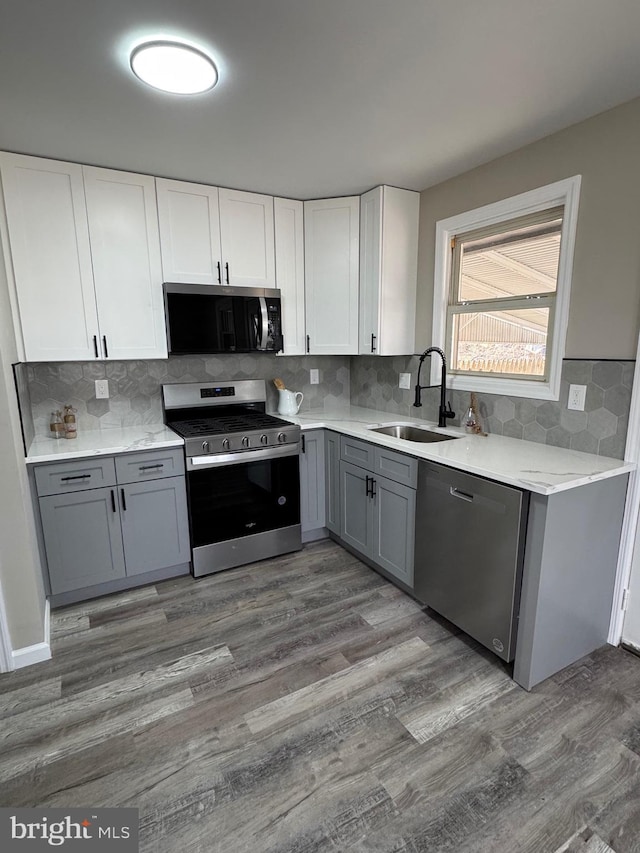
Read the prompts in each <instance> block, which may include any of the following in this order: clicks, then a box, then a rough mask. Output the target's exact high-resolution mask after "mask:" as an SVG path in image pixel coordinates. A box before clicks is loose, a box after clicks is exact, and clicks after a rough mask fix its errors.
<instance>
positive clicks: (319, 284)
mask: <svg viewBox="0 0 640 853" xmlns="http://www.w3.org/2000/svg"><path fill="white" fill-rule="evenodd" d="M359 213H360V198H359V197H358V196H350V197H345V198H335V199H320V200H319V201H306V202H305V203H304V231H305V290H306V300H305V301H306V310H305V313H306V334H307V352H310V353H314V354H317V355H329V354H332V355H354V354H356V353H357V352H358V244H359V218H360V217H359Z"/></svg>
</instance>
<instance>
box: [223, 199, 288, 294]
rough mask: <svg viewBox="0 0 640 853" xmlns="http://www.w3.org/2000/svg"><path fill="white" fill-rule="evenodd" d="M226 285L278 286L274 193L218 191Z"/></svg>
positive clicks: (224, 281)
mask: <svg viewBox="0 0 640 853" xmlns="http://www.w3.org/2000/svg"><path fill="white" fill-rule="evenodd" d="M218 199H219V203H220V236H221V240H222V259H223V262H224V271H223V284H231V285H236V286H241V287H275V286H276V271H275V243H274V232H273V196H270V195H258V194H257V193H245V192H240V191H239V190H226V189H220V190H218Z"/></svg>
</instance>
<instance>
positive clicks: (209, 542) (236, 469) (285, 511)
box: [162, 380, 302, 577]
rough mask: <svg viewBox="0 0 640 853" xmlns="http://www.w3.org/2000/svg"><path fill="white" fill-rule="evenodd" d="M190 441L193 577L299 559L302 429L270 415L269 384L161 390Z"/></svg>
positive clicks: (167, 410) (173, 420) (172, 423)
mask: <svg viewBox="0 0 640 853" xmlns="http://www.w3.org/2000/svg"><path fill="white" fill-rule="evenodd" d="M162 400H163V406H164V414H165V422H166V424H167V426H169V427H170V428H171V429H172V430H174V431H175V432H177V433H178V435H180V436H182V437H183V438H184V440H185V456H186V470H187V494H188V498H189V525H190V529H191V546H192V551H193V560H192V563H193V574H194V575H195V576H196V577H200V576H201V575H207V574H211V573H212V572H219V571H222V569H229V568H231V567H232V566H240V565H243V564H245V563H250V562H253V561H255V560H262V559H265V558H267V557H273V556H276V555H277V554H285V553H287V552H289V551H297V550H299V549H300V548H301V547H302V540H301V528H300V468H299V453H300V427H299V426H297V425H296V424H292V423H289V422H288V421H285V420H282V419H281V418H275V417H272V416H271V415H267V414H266V386H265V383H264V380H244V381H239V382H206V383H202V382H188V383H180V384H172V385H163V386H162Z"/></svg>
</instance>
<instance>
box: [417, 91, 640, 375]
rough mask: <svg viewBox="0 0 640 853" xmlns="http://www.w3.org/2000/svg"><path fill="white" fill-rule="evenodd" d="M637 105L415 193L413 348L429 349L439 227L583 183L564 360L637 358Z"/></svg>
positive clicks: (639, 241)
mask: <svg viewBox="0 0 640 853" xmlns="http://www.w3.org/2000/svg"><path fill="white" fill-rule="evenodd" d="M638 139H640V99H636V100H634V101H630V102H629V103H626V104H623V105H622V106H620V107H616V108H615V109H612V110H609V111H607V112H605V113H601V114H600V115H597V116H595V117H594V118H591V119H588V120H587V121H583V122H581V123H580V124H576V125H573V126H572V127H569V128H567V129H566V130H563V131H560V132H559V133H554V134H553V135H551V136H547V137H545V138H544V139H541V140H539V141H538V142H534V143H532V144H531V145H527V146H526V147H525V148H521V149H519V150H518V151H514V152H513V153H512V154H508V155H506V156H504V157H500V158H499V159H497V160H493V161H492V162H490V163H487V164H485V165H484V166H480V167H478V168H477V169H473V170H471V171H469V172H465V173H464V174H462V175H459V176H458V177H456V178H452V179H451V180H448V181H445V182H444V183H441V184H438V185H437V186H434V187H431V188H429V189H426V190H425V191H424V192H423V193H422V194H421V205H420V238H419V264H418V310H417V318H416V330H417V335H416V347H417V351H418V352H422V351H423V350H424V349H426V347H428V346H429V345H430V343H431V327H432V303H433V268H434V258H435V228H436V222H437V221H438V220H440V219H445V218H447V217H449V216H454V215H456V214H459V213H463V212H464V211H467V210H473V209H474V208H476V207H481V206H482V205H485V204H490V203H491V202H495V201H499V200H501V199H504V198H509V197H510V196H514V195H517V194H518V193H522V192H525V191H527V190H532V189H535V188H536V187H541V186H544V185H546V184H550V183H552V182H554V181H559V180H561V179H563V178H568V177H570V176H572V175H578V174H579V175H582V187H581V192H580V205H579V212H578V227H577V234H576V246H575V254H574V263H573V282H572V288H571V305H570V309H569V328H568V334H567V346H566V352H565V358H567V359H579V358H587V359H635V357H636V347H637V343H638V323H639V320H640V168H639V167H638Z"/></svg>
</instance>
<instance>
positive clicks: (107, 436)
mask: <svg viewBox="0 0 640 853" xmlns="http://www.w3.org/2000/svg"><path fill="white" fill-rule="evenodd" d="M183 444H184V441H183V440H182V438H180V436H179V435H176V433H175V432H173V430H170V429H168V427H166V426H165V425H164V424H144V425H142V426H131V427H122V428H118V427H109V428H107V429H92V430H84V431H82V430H79V431H78V437H77V438H74V439H70V440H67V439H65V438H62V439H55V438H49V436H41V435H39V436H36V437H35V438H34V440H33V441H32V442H31V446H30V447H29V451H28V453H27V457H26V461H27V464H34V463H36V462H64V460H65V459H79V458H81V457H83V456H109V455H111V454H114V453H128V452H131V451H139V450H154V449H157V448H161V447H182V445H183Z"/></svg>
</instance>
